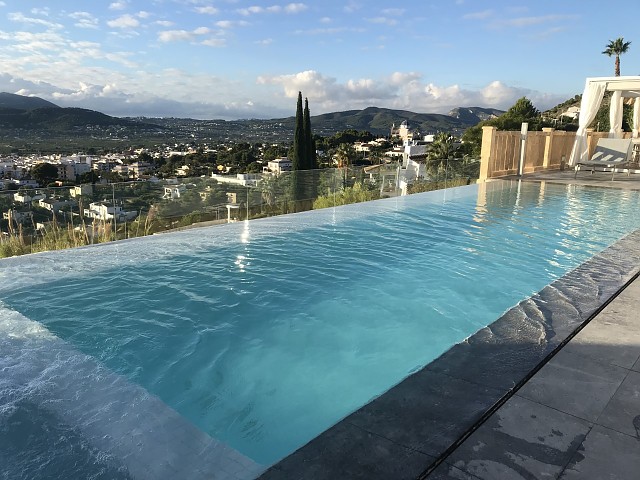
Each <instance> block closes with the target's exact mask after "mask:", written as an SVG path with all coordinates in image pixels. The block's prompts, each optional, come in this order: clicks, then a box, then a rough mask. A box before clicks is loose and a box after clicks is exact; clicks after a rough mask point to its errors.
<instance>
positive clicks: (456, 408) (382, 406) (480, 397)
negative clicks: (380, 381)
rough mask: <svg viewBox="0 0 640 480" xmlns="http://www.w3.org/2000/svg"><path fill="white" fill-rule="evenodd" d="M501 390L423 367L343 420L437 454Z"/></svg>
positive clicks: (499, 394) (405, 444)
mask: <svg viewBox="0 0 640 480" xmlns="http://www.w3.org/2000/svg"><path fill="white" fill-rule="evenodd" d="M502 395H503V392H502V391H500V390H496V389H493V388H488V387H484V386H481V385H478V384H476V383H471V382H468V381H465V380H461V379H459V378H452V377H449V376H447V375H443V374H441V373H437V372H432V371H428V370H422V371H420V372H418V373H417V374H415V375H412V376H411V377H409V378H407V379H406V380H405V381H403V382H402V383H400V384H399V385H398V386H397V387H395V388H392V389H391V390H389V391H388V392H386V393H385V394H384V395H382V396H381V397H380V398H378V399H377V400H376V401H375V402H371V403H370V404H368V405H366V406H365V407H363V408H361V409H360V410H358V411H357V412H355V413H353V414H352V415H350V416H348V417H347V418H346V419H345V422H347V423H351V424H353V425H356V426H358V427H360V428H362V429H363V430H366V431H369V432H373V433H375V434H376V435H380V436H381V437H384V438H387V439H389V440H391V441H393V442H394V443H398V444H400V445H404V446H407V447H410V448H413V449H415V450H418V451H420V452H423V453H426V454H428V455H431V456H433V457H437V456H439V455H440V454H441V453H442V452H443V451H444V450H446V449H447V448H448V447H449V446H450V445H451V444H452V443H454V442H455V441H456V440H457V439H458V438H460V437H461V436H462V435H463V434H464V433H465V431H466V429H467V427H466V425H468V424H473V423H475V422H477V421H478V420H479V419H480V417H481V416H482V414H484V412H486V411H487V410H488V409H489V408H490V407H491V406H492V405H494V404H495V403H496V402H497V401H498V400H499V399H500V397H501V396H502Z"/></svg>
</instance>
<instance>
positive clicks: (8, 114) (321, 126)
mask: <svg viewBox="0 0 640 480" xmlns="http://www.w3.org/2000/svg"><path fill="white" fill-rule="evenodd" d="M502 113H503V112H502V111H501V110H496V109H489V108H480V107H460V108H456V109H453V110H452V111H451V112H449V114H448V115H442V114H437V113H414V112H410V111H407V110H393V109H388V108H378V107H369V108H365V109H364V110H348V111H344V112H333V113H325V114H322V115H316V116H313V117H311V125H312V128H313V132H314V133H315V134H316V135H320V136H324V137H328V136H332V135H334V134H336V133H338V132H342V131H344V130H348V129H354V130H360V131H369V132H371V133H372V134H374V135H379V136H387V135H389V133H390V131H391V127H392V126H393V125H395V126H396V127H397V126H399V125H400V124H401V123H402V122H404V121H406V122H407V124H408V126H409V128H410V129H411V130H413V131H416V130H417V131H419V132H420V133H421V134H423V135H426V134H431V133H437V132H450V133H452V134H454V135H461V134H462V133H463V132H464V131H465V130H466V129H468V128H469V127H472V126H474V125H476V124H477V123H478V122H480V121H481V120H485V119H487V118H491V117H492V116H495V115H500V114H502ZM294 128H295V117H293V116H291V117H287V118H280V119H270V120H262V119H251V120H234V121H225V120H194V119H188V118H144V117H135V118H118V117H112V116H109V115H105V114H104V113H100V112H96V111H94V110H87V109H83V108H62V107H59V106H57V105H55V104H53V103H51V102H48V101H46V100H43V99H41V98H37V97H26V96H22V95H15V94H11V93H0V147H5V148H6V149H15V148H19V147H20V146H21V145H30V146H31V147H32V148H33V147H34V146H35V145H38V146H39V148H43V149H44V148H47V145H48V144H54V145H65V146H66V148H71V145H72V144H73V145H75V144H81V143H82V142H83V141H84V142H90V143H91V144H92V145H97V146H100V144H103V143H104V144H106V143H109V142H112V141H115V142H121V143H123V142H126V143H140V144H159V143H165V142H170V143H174V142H177V141H182V142H184V141H188V142H193V141H196V142H209V141H214V142H215V141H247V142H257V141H262V142H288V141H291V140H292V138H293V131H294ZM72 139H73V142H75V143H73V142H72V143H70V142H71V140H72ZM79 142H80V143H79Z"/></svg>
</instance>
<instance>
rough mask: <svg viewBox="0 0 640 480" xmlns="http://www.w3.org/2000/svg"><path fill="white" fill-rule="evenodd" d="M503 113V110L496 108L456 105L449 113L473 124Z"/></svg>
mask: <svg viewBox="0 0 640 480" xmlns="http://www.w3.org/2000/svg"><path fill="white" fill-rule="evenodd" d="M503 113H504V110H498V109H496V108H483V107H458V108H454V109H453V110H451V111H450V112H449V115H450V116H452V117H454V118H457V119H458V120H462V121H463V122H465V123H468V124H471V125H470V126H473V125H477V124H478V123H480V122H482V121H484V120H491V119H492V118H496V117H499V116H500V115H502V114H503Z"/></svg>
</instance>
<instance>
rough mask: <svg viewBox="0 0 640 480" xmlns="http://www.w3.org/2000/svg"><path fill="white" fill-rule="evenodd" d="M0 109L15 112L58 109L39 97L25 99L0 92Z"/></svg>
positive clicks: (22, 96) (24, 97)
mask: <svg viewBox="0 0 640 480" xmlns="http://www.w3.org/2000/svg"><path fill="white" fill-rule="evenodd" d="M0 107H1V108H13V109H16V110H35V109H36V108H60V107H58V105H56V104H54V103H51V102H49V101H47V100H44V99H42V98H39V97H26V96H24V95H17V94H15V93H7V92H0Z"/></svg>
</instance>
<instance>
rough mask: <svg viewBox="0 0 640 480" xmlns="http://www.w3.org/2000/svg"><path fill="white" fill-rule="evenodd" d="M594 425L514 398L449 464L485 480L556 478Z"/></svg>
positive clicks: (485, 424)
mask: <svg viewBox="0 0 640 480" xmlns="http://www.w3.org/2000/svg"><path fill="white" fill-rule="evenodd" d="M590 428H591V424H590V423H589V422H587V421H585V420H581V419H579V418H575V417H573V416H571V415H568V414H565V413H562V412H559V411H557V410H554V409H552V408H549V407H546V406H544V405H540V404H538V403H535V402H531V401H529V400H527V399H524V398H520V397H518V396H517V395H515V396H513V397H512V398H511V399H509V401H508V402H506V403H505V404H504V405H503V406H502V407H501V408H500V409H499V410H498V411H497V412H496V413H495V414H494V415H492V416H491V417H490V418H489V419H488V420H487V421H486V422H485V423H484V424H483V425H482V426H481V427H480V428H478V430H476V431H475V432H474V433H473V434H472V435H471V436H470V437H469V438H468V439H467V440H466V441H465V442H464V443H463V444H462V445H460V446H459V447H458V448H457V449H456V450H455V451H454V452H453V453H452V454H451V455H450V456H449V457H448V458H447V463H450V464H452V465H453V466H455V467H456V468H458V469H461V470H464V471H465V472H467V473H469V474H471V475H474V476H476V477H478V478H482V479H486V480H499V479H505V480H511V479H516V478H523V479H538V478H539V479H547V478H556V477H557V475H559V474H560V472H561V471H562V469H563V468H564V466H565V465H566V464H567V462H569V460H570V459H571V458H572V457H573V455H574V454H575V452H576V451H577V449H578V447H579V446H580V444H581V443H582V441H583V440H584V438H585V436H586V434H587V432H588V431H589V429H590Z"/></svg>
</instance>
